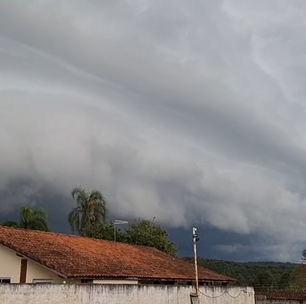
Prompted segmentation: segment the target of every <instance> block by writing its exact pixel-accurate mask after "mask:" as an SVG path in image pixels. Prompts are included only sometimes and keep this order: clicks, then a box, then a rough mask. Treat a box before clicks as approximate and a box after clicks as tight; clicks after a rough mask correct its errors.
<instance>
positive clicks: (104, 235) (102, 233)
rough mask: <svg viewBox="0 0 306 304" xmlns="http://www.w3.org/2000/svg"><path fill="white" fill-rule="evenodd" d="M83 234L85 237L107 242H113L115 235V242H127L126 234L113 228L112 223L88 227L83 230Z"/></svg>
mask: <svg viewBox="0 0 306 304" xmlns="http://www.w3.org/2000/svg"><path fill="white" fill-rule="evenodd" d="M84 234H85V235H86V236H87V237H91V238H95V239H102V240H108V241H114V240H115V235H116V242H121V243H126V242H127V237H126V233H125V232H123V231H121V230H120V229H118V228H117V227H115V225H114V224H113V223H112V222H109V223H105V224H91V225H88V226H87V227H86V228H85V231H84Z"/></svg>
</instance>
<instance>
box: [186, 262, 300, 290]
mask: <svg viewBox="0 0 306 304" xmlns="http://www.w3.org/2000/svg"><path fill="white" fill-rule="evenodd" d="M184 259H185V260H187V261H189V262H192V263H193V258H184ZM198 264H199V265H200V266H203V267H205V268H207V269H210V270H213V271H216V272H218V273H221V274H225V275H228V276H231V277H234V278H236V279H237V280H238V282H239V283H240V284H242V285H252V286H254V287H255V288H261V289H262V288H274V289H275V288H276V289H286V288H288V287H289V285H290V280H291V274H292V272H293V270H294V269H295V268H296V267H297V266H298V265H299V264H294V263H289V262H288V263H281V262H232V261H221V260H213V259H205V258H199V259H198Z"/></svg>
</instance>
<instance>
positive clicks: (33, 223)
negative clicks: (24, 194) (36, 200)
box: [18, 206, 49, 231]
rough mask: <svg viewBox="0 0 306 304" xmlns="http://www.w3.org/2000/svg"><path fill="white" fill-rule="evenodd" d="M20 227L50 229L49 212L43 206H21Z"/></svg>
mask: <svg viewBox="0 0 306 304" xmlns="http://www.w3.org/2000/svg"><path fill="white" fill-rule="evenodd" d="M18 227H19V228H23V229H31V230H41V231H49V225H48V220H47V213H46V211H45V210H44V209H42V208H33V209H31V208H30V207H28V206H22V207H21V208H20V215H19V224H18Z"/></svg>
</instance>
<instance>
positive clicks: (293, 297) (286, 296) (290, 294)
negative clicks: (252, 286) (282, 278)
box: [255, 290, 306, 301]
mask: <svg viewBox="0 0 306 304" xmlns="http://www.w3.org/2000/svg"><path fill="white" fill-rule="evenodd" d="M255 296H256V297H257V298H259V297H262V296H264V297H266V299H267V300H288V301H289V300H290V301H301V300H303V301H305V300H306V292H305V291H304V292H303V291H302V292H298V291H283V290H257V291H256V292H255Z"/></svg>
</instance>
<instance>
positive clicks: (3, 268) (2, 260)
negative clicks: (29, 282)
mask: <svg viewBox="0 0 306 304" xmlns="http://www.w3.org/2000/svg"><path fill="white" fill-rule="evenodd" d="M20 265H21V258H20V257H18V256H17V255H16V252H15V251H13V250H10V249H8V248H7V247H5V246H3V245H0V278H11V283H19V280H20Z"/></svg>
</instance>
